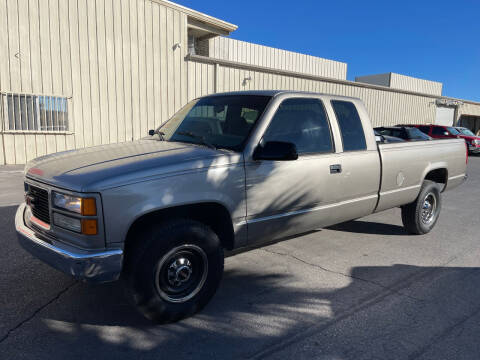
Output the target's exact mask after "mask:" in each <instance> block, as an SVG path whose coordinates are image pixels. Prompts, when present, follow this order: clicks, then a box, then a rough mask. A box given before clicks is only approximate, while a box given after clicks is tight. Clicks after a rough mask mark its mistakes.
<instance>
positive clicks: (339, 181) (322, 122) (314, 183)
mask: <svg viewBox="0 0 480 360" xmlns="http://www.w3.org/2000/svg"><path fill="white" fill-rule="evenodd" d="M349 104H350V105H351V106H353V108H352V107H350V105H349ZM327 106H330V104H327ZM337 108H338V111H337V117H341V118H342V120H343V124H344V125H345V127H344V128H343V130H344V133H343V139H344V140H343V143H344V144H343V148H342V144H337V149H336V148H335V146H334V140H333V138H334V136H332V130H333V129H334V128H335V131H337V133H338V128H336V123H333V124H331V123H330V121H329V120H328V116H327V114H326V112H325V105H324V104H323V103H322V102H321V101H320V100H319V99H313V98H288V99H286V100H284V101H283V102H282V103H281V104H280V106H279V108H278V110H277V112H276V113H275V115H274V116H273V118H272V120H271V122H270V124H269V126H268V128H267V130H266V131H265V133H264V134H263V137H262V139H261V141H260V144H262V143H265V142H268V141H286V142H293V143H294V144H295V145H296V146H297V151H298V153H299V157H298V159H297V160H293V161H265V160H262V161H247V162H246V167H245V171H246V192H247V194H246V197H247V225H248V237H249V243H256V242H261V241H268V240H275V239H280V238H283V237H287V236H291V235H295V234H300V233H304V232H308V231H311V230H314V229H317V228H321V227H325V226H328V225H332V224H335V223H338V222H341V221H345V220H350V219H354V218H357V217H361V216H364V215H367V214H369V213H371V212H373V210H374V208H375V206H376V202H377V199H378V188H379V182H380V160H379V156H378V151H377V149H376V146H375V147H372V148H371V149H367V141H366V139H365V136H364V132H363V126H362V123H361V121H360V117H359V115H358V113H357V112H356V110H355V106H354V105H353V103H348V104H346V105H345V104H343V106H342V104H338V106H337ZM330 109H331V108H330ZM330 112H331V113H332V111H331V110H330ZM331 118H332V117H331ZM367 121H368V120H367ZM331 125H334V126H333V127H332V126H331ZM335 138H338V137H337V136H335ZM370 143H373V144H376V143H375V140H374V138H373V133H372V137H371V139H370ZM371 146H373V145H371Z"/></svg>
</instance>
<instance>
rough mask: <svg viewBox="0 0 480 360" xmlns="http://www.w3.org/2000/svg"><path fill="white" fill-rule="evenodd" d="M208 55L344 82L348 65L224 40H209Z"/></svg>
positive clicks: (238, 41)
mask: <svg viewBox="0 0 480 360" xmlns="http://www.w3.org/2000/svg"><path fill="white" fill-rule="evenodd" d="M208 41H209V56H210V57H214V58H216V59H222V60H230V61H236V62H240V63H244V64H249V65H257V66H264V67H268V68H272V69H279V70H289V71H295V72H299V73H304V74H310V75H316V76H325V77H330V78H334V79H340V80H345V79H346V78H347V64H346V63H342V62H339V61H333V60H328V59H323V58H319V57H315V56H310V55H305V54H299V53H296V52H292V51H287V50H282V49H276V48H272V47H268V46H263V45H258V44H252V43H249V42H245V41H240V40H235V39H230V38H226V37H215V38H213V39H209V40H208Z"/></svg>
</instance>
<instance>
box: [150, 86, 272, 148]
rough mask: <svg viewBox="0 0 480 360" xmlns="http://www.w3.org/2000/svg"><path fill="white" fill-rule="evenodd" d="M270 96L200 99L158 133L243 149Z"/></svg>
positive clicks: (162, 137) (164, 137)
mask: <svg viewBox="0 0 480 360" xmlns="http://www.w3.org/2000/svg"><path fill="white" fill-rule="evenodd" d="M270 98H271V97H270V96H257V95H224V96H210V97H204V98H200V99H196V100H193V101H191V102H190V103H188V104H187V105H185V106H184V107H183V108H182V109H181V110H180V111H179V112H177V113H176V114H175V115H174V116H173V117H172V118H171V119H170V120H168V121H167V122H166V123H165V124H163V125H162V126H160V127H159V128H158V129H157V131H156V132H157V135H154V136H158V138H159V140H166V141H179V142H188V143H194V144H203V145H206V146H214V147H216V148H225V149H230V150H236V151H239V150H241V149H242V148H243V145H244V142H245V140H246V139H247V137H248V135H249V134H250V131H251V130H252V128H253V126H254V125H255V123H256V121H257V120H258V119H259V118H260V116H261V115H262V113H263V111H264V110H265V107H266V106H267V103H268V101H269V100H270Z"/></svg>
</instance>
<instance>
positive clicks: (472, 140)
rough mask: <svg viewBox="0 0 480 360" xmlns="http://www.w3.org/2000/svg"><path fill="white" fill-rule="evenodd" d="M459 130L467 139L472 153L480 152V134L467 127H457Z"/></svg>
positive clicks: (461, 135)
mask: <svg viewBox="0 0 480 360" xmlns="http://www.w3.org/2000/svg"><path fill="white" fill-rule="evenodd" d="M455 129H456V130H458V132H460V135H459V136H460V137H462V138H464V139H465V142H466V143H467V145H468V151H469V152H470V153H471V154H479V153H480V136H476V135H475V134H474V133H473V132H472V131H471V130H470V129H467V128H465V127H455Z"/></svg>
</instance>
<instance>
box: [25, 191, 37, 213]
mask: <svg viewBox="0 0 480 360" xmlns="http://www.w3.org/2000/svg"><path fill="white" fill-rule="evenodd" d="M35 201H36V198H35V197H34V196H33V195H30V194H27V195H25V202H26V203H27V205H28V206H30V207H31V208H32V209H33V208H35Z"/></svg>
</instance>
